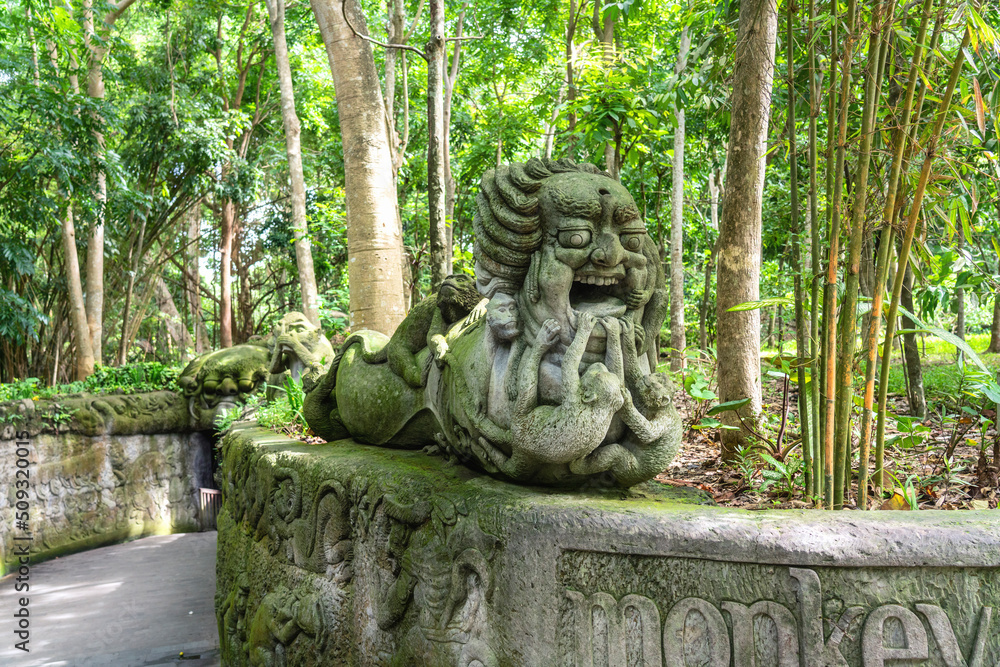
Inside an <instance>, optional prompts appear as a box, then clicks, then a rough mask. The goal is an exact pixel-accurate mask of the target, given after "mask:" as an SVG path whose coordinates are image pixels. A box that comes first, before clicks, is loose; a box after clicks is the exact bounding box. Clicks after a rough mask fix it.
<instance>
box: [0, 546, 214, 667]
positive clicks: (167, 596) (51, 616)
mask: <svg viewBox="0 0 1000 667" xmlns="http://www.w3.org/2000/svg"><path fill="white" fill-rule="evenodd" d="M215 536H216V534H215V533H214V532H211V533H188V534H183V535H163V536H158V537H147V538H144V539H141V540H136V541H134V542H129V543H127V544H118V545H115V546H110V547H103V548H100V549H94V550H93V551H86V552H83V553H79V554H74V555H72V556H66V557H64V558H58V559H55V560H51V561H47V562H44V563H40V564H38V565H35V566H32V567H31V572H30V575H29V576H30V582H29V583H30V586H31V590H30V592H29V593H28V594H27V595H28V597H29V607H28V609H29V614H30V619H31V626H30V632H31V637H30V643H29V647H30V649H31V652H30V653H24V652H23V651H20V650H17V649H15V648H14V643H15V642H17V641H20V640H19V639H18V638H17V636H16V635H15V634H14V630H15V629H16V628H15V621H16V620H17V619H15V618H13V616H12V614H13V613H14V612H16V611H17V610H18V609H19V607H18V598H20V597H21V596H24V595H26V594H25V593H17V592H15V590H14V584H15V581H14V576H16V575H9V576H7V577H5V578H4V579H2V580H0V665H3V666H4V667H7V666H8V665H11V666H13V665H19V666H20V665H24V666H28V665H59V666H66V667H119V666H121V667H142V666H147V665H180V666H186V667H194V666H195V665H198V666H206V667H207V666H209V665H212V666H214V665H219V664H220V660H219V650H218V646H219V637H218V630H217V628H216V624H215V611H214V609H213V606H214V604H215V601H214V598H215ZM181 651H183V652H184V656H183V658H181V657H180V655H179V654H180V652H181Z"/></svg>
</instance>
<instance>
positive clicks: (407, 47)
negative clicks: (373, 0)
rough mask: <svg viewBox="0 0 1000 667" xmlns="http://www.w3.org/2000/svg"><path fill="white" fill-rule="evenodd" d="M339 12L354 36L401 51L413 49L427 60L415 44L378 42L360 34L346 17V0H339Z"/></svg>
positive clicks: (425, 55)
mask: <svg viewBox="0 0 1000 667" xmlns="http://www.w3.org/2000/svg"><path fill="white" fill-rule="evenodd" d="M340 12H341V13H342V14H343V15H344V21H346V22H347V27H348V28H350V29H351V32H353V33H354V36H355V37H360V38H361V39H363V40H365V41H366V42H371V43H372V44H376V45H378V46H381V47H382V48H384V49H401V50H403V51H413V52H414V53H416V54H417V55H418V56H420V57H421V58H423V59H424V60H425V61H427V54H426V53H424V52H423V51H421V50H420V49H418V48H417V47H415V46H410V45H409V44H388V43H386V42H380V41H379V40H377V39H374V38H372V37H369V36H368V35H362V34H361V33H360V32H358V31H357V29H356V28H355V27H354V24H353V23H351V19H349V18H347V0H341V2H340ZM428 62H429V61H428Z"/></svg>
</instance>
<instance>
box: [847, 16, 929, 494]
mask: <svg viewBox="0 0 1000 667" xmlns="http://www.w3.org/2000/svg"><path fill="white" fill-rule="evenodd" d="M932 3H933V0H924V5H923V8H922V16H921V19H920V30H919V31H918V33H917V42H916V46H915V47H914V52H913V60H912V62H911V63H910V73H909V77H910V78H909V81H908V82H907V84H906V94H905V96H904V98H903V112H902V114H901V115H900V116H899V118H900V122H901V123H902V125H901V126H899V127H897V128H896V131H895V132H894V133H893V134H894V135H895V136H894V142H893V151H892V169H891V171H890V174H889V189H888V193H887V194H886V197H885V205H884V206H883V207H882V225H883V226H882V234H881V238H880V240H879V252H878V257H877V259H876V261H875V294H874V299H873V301H872V311H871V318H870V322H869V329H868V339H867V347H866V351H865V361H866V366H865V397H864V408H863V413H862V414H863V417H862V421H861V451H860V463H861V465H860V479H859V480H858V494H859V495H858V506H859V507H861V508H862V509H867V508H868V458H869V456H870V455H871V451H870V450H871V437H872V432H871V431H872V407H873V405H874V398H875V369H876V367H877V361H878V339H879V333H880V330H881V328H882V306H883V299H884V296H883V295H884V293H885V281H886V278H887V276H888V274H889V261H890V258H891V257H892V243H893V233H892V220H893V215H894V213H895V208H896V193H897V192H898V187H899V175H900V172H901V167H902V163H903V148H904V147H905V146H906V140H907V136H908V134H909V133H908V127H909V124H910V112H911V110H912V108H913V94H914V91H915V90H916V85H917V78H918V72H919V71H920V68H921V67H922V66H923V57H924V50H923V46H924V39H925V38H926V37H927V24H928V23H929V22H930V17H931V5H932ZM887 381H888V378H886V377H884V376H883V377H882V378H880V382H882V383H885V382H887ZM883 424H884V421H883ZM877 485H878V486H879V487H880V488H881V486H882V482H881V480H878V482H877Z"/></svg>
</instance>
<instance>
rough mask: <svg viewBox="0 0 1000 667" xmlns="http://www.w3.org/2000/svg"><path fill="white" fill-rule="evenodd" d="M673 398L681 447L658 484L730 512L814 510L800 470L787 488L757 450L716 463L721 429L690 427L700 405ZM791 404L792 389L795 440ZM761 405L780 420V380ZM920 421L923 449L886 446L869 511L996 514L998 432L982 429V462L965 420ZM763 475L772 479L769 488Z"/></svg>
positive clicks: (853, 499)
mask: <svg viewBox="0 0 1000 667" xmlns="http://www.w3.org/2000/svg"><path fill="white" fill-rule="evenodd" d="M675 401H676V405H677V407H678V410H679V411H680V413H681V418H682V420H683V423H684V436H683V443H682V445H681V450H680V452H679V453H678V455H677V457H676V458H675V459H674V461H673V462H672V463H671V464H670V466H669V467H668V468H667V469H666V470H665V471H664V472H663V473H662V474H660V475H659V476H657V478H656V480H657V481H659V482H661V483H664V484H670V485H673V486H692V487H696V488H699V489H702V490H703V491H706V492H707V493H709V494H711V495H712V497H713V498H714V499H715V501H716V502H717V503H718V504H719V505H723V506H728V507H741V508H744V509H784V508H807V507H814V506H815V502H814V500H813V499H812V498H810V497H808V496H806V494H805V492H804V488H803V486H804V478H803V475H802V473H801V470H800V471H798V473H797V474H794V475H791V479H792V482H791V483H790V484H789V483H787V482H786V481H785V480H786V477H785V476H784V475H782V474H780V472H779V471H778V470H777V469H776V467H775V466H774V465H773V464H771V463H769V462H767V461H764V460H762V459H761V458H760V456H759V455H758V454H757V452H756V451H754V452H753V453H750V454H749V455H747V456H746V457H744V458H743V460H741V461H737V462H735V463H733V464H730V465H723V464H722V461H721V459H720V444H719V440H718V439H719V431H718V430H717V429H712V430H695V429H692V428H691V425H692V423H695V422H697V421H699V420H700V417H701V414H698V412H699V407H700V406H699V402H698V401H695V400H694V399H692V398H690V397H689V396H687V395H686V394H684V393H683V392H682V391H678V392H677V398H676V399H675ZM796 402H797V397H796V395H795V393H794V392H793V393H791V394H790V397H789V403H790V406H789V413H788V427H787V429H788V430H789V431H791V432H793V434H794V435H796V436H797V432H798V429H799V426H798V424H799V421H798V414H797V412H798V411H797V409H796V407H795V406H796ZM763 403H764V406H765V408H764V409H765V411H766V412H770V413H771V414H772V415H780V412H781V405H782V391H781V388H780V384H779V382H778V381H771V382H765V388H764V400H763ZM889 410H890V411H891V412H893V413H894V414H906V411H907V403H906V399H905V398H903V397H893V396H890V400H889ZM701 411H702V412H703V411H704V408H701ZM856 412H857V411H856ZM985 416H987V417H989V418H991V419H993V420H994V421H995V420H996V417H995V412H992V411H990V412H988V413H987V414H986V415H985ZM858 421H859V420H858V419H855V420H854V421H853V422H852V425H853V431H854V439H853V441H854V447H855V451H854V464H853V470H854V478H855V481H854V484H853V485H852V488H851V493H850V497H849V498H847V499H845V507H846V508H848V509H858V507H857V496H858V488H857V471H858V461H857V457H858V454H857V451H856V448H857V442H858V434H859V432H860V424H859V423H858ZM892 421H893V420H890V423H892ZM922 424H923V425H924V426H926V427H928V428H929V429H930V431H929V432H927V434H926V437H925V439H924V441H923V442H922V443H921V444H918V445H916V446H914V447H910V448H901V447H894V446H888V445H887V447H886V457H885V460H886V471H887V472H888V473H890V474H891V476H888V475H887V479H886V489H885V493H884V496H883V497H882V498H875V497H874V495H873V491H874V489H873V487H871V485H869V488H870V491H869V508H870V509H900V510H909V509H912V507H911V502H909V501H908V497H909V499H912V501H913V502H915V504H916V505H917V506H918V507H919V509H947V510H954V509H995V508H996V507H997V493H998V489H997V486H998V479H997V478H998V475H997V468H996V465H995V464H996V462H995V461H993V458H992V452H993V441H994V439H995V438H996V437H997V433H996V430H995V429H994V428H992V427H990V428H989V430H988V431H987V432H986V448H985V457H983V458H982V459H981V457H980V448H979V444H980V443H979V441H978V440H979V439H980V438H981V434H980V432H979V430H978V428H976V427H975V425H973V424H972V423H971V420H969V419H968V418H966V420H959V421H958V423H957V424H948V425H947V426H946V425H944V424H942V421H941V418H940V415H932V416H930V417H929V418H928V419H927V420H925V421H924V422H922ZM963 431H965V432H964V434H963ZM956 432H957V436H956ZM896 434H897V431H895V430H894V429H892V428H890V427H887V429H886V440H889V439H890V438H891V436H892V435H896ZM772 435H773V434H772ZM952 437H956V439H957V440H958V441H959V443H960V444H958V445H957V447H956V448H955V452H954V455H953V456H952V457H951V459H950V461H947V462H946V461H945V457H944V452H945V449H946V447H947V445H948V443H949V442H950V440H951V438H952ZM873 448H874V447H873ZM799 457H801V451H800V449H799V448H798V447H796V448H795V449H794V450H792V451H791V452H789V454H788V457H787V458H786V460H785V461H784V465H786V467H788V464H789V463H791V465H792V466H793V467H794V465H795V462H796V459H798V458H799ZM873 464H874V459H872V465H873ZM768 471H772V472H768ZM768 477H771V478H773V480H772V481H771V482H770V483H768V482H769V480H768Z"/></svg>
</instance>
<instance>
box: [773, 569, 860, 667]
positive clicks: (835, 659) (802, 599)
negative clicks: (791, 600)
mask: <svg viewBox="0 0 1000 667" xmlns="http://www.w3.org/2000/svg"><path fill="white" fill-rule="evenodd" d="M788 574H789V575H791V577H792V578H793V579H795V581H796V582H797V583H798V586H799V590H798V593H797V594H796V595H797V597H798V600H799V617H800V618H801V619H802V625H801V626H800V628H799V629H800V636H799V639H800V642H801V648H802V653H803V655H804V657H805V661H804V662H803V665H804V666H805V667H847V660H845V659H844V656H843V655H842V654H841V653H840V642H841V641H843V639H844V635H845V634H847V630H848V629H849V628H850V627H851V624H852V623H853V622H854V620H855V619H856V618H858V617H859V616H861V614H862V613H863V612H864V610H863V609H862V608H861V607H850V608H849V609H847V610H846V611H845V612H844V613H843V614H841V616H840V620H838V621H837V623H836V625H835V626H834V628H833V632H831V633H830V637H829V639H827V640H826V641H823V589H822V588H821V587H820V583H819V576H817V574H816V573H815V572H814V571H812V570H805V569H801V568H797V567H790V568H788Z"/></svg>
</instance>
